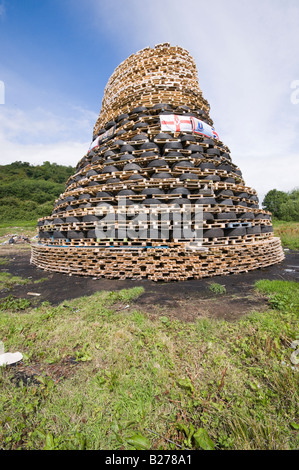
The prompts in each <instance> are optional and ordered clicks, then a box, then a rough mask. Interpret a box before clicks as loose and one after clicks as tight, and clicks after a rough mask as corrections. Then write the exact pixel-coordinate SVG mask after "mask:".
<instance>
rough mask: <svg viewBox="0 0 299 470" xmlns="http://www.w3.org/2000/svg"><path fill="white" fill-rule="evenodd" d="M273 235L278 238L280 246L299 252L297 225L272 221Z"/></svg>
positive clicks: (298, 228) (298, 225)
mask: <svg viewBox="0 0 299 470" xmlns="http://www.w3.org/2000/svg"><path fill="white" fill-rule="evenodd" d="M273 228H274V235H276V236H277V237H280V239H281V242H282V245H283V246H284V247H286V248H289V249H291V250H299V223H298V222H284V221H282V220H274V222H273Z"/></svg>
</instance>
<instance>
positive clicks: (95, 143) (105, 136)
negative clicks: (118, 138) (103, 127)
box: [88, 126, 116, 152]
mask: <svg viewBox="0 0 299 470" xmlns="http://www.w3.org/2000/svg"><path fill="white" fill-rule="evenodd" d="M115 127H116V126H112V127H110V129H108V130H107V131H106V132H104V133H103V134H101V135H98V137H96V138H95V139H94V140H93V141H92V143H91V144H90V146H89V149H88V151H89V152H90V151H91V150H93V149H95V148H96V147H99V145H100V144H101V143H103V142H106V140H110V139H112V137H113V136H114V132H115Z"/></svg>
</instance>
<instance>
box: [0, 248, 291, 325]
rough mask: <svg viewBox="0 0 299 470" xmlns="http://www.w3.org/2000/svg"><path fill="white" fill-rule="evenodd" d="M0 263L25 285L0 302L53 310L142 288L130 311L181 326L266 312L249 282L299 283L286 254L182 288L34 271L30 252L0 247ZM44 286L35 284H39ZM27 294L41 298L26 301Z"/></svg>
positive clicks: (183, 284)
mask: <svg viewBox="0 0 299 470" xmlns="http://www.w3.org/2000/svg"><path fill="white" fill-rule="evenodd" d="M1 258H2V259H3V258H8V259H9V262H8V263H7V264H4V265H1V266H0V268H1V269H0V271H5V272H9V273H11V274H12V275H14V276H21V277H22V278H29V279H30V280H31V282H30V283H29V284H27V285H18V286H15V287H14V288H13V289H11V290H9V291H7V290H2V291H0V298H3V297H6V296H7V295H9V294H11V295H13V296H15V297H18V298H27V299H30V300H31V301H32V302H33V304H35V303H36V304H38V303H39V302H43V301H48V302H50V303H51V304H52V305H57V304H59V303H60V302H62V301H64V300H69V299H73V298H78V297H81V296H84V295H91V294H93V293H94V292H96V291H99V290H109V291H111V290H113V291H115V290H119V289H128V288H131V287H134V286H142V287H143V288H144V290H145V293H144V294H143V295H141V296H140V297H139V298H138V299H137V301H136V302H135V307H138V308H139V309H140V310H143V311H145V312H147V313H148V314H150V315H167V316H169V317H176V318H179V319H181V320H185V321H194V320H195V319H196V318H200V317H214V318H223V319H226V320H235V319H237V318H239V317H240V316H242V315H244V314H245V313H247V312H249V311H252V310H265V309H266V308H267V299H266V298H264V297H263V296H261V295H259V294H257V293H256V292H255V291H254V289H253V286H254V282H255V281H256V280H258V279H281V280H289V281H297V282H298V281H299V251H292V250H287V251H286V259H285V260H284V262H283V263H280V264H277V265H274V266H270V267H268V268H264V269H258V270H255V271H251V272H249V273H245V274H235V275H229V276H216V277H213V278H206V279H201V280H192V281H184V282H170V283H155V282H152V281H147V280H141V281H137V280H123V281H121V280H108V279H92V278H91V277H84V276H82V277H80V276H68V275H64V274H59V273H50V272H45V271H42V270H41V269H37V268H36V267H35V266H33V265H31V264H30V247H29V246H28V245H27V246H26V245H25V246H22V247H20V246H15V247H13V246H11V247H7V246H6V247H0V260H1ZM45 278H47V279H46V280H44V281H43V282H39V283H34V281H38V280H41V279H45ZM213 282H217V283H219V284H222V285H224V286H225V288H226V293H225V294H222V295H215V294H213V293H212V292H211V291H210V289H209V286H210V284H211V283H213ZM28 292H34V293H38V294H41V295H40V296H30V295H28Z"/></svg>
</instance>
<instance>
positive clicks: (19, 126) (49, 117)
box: [0, 106, 97, 166]
mask: <svg viewBox="0 0 299 470" xmlns="http://www.w3.org/2000/svg"><path fill="white" fill-rule="evenodd" d="M0 111H1V112H0V148H1V154H0V163H1V164H2V165H4V164H8V163H12V162H14V161H17V160H19V161H27V162H30V163H32V164H39V163H42V162H44V161H50V162H56V163H59V164H62V165H72V166H75V165H76V164H77V163H78V161H79V160H80V159H81V158H82V157H83V156H84V155H85V154H86V152H87V150H88V147H89V145H90V142H91V140H92V128H93V125H94V122H95V120H96V117H97V116H96V114H95V113H93V112H91V111H88V110H85V109H82V108H80V107H75V108H72V109H70V110H69V112H70V116H63V115H59V114H57V115H56V114H55V113H54V112H50V111H48V110H45V109H43V108H37V109H34V110H31V111H26V112H25V111H23V110H21V109H12V108H8V107H6V106H5V107H3V108H2V109H1V110H0Z"/></svg>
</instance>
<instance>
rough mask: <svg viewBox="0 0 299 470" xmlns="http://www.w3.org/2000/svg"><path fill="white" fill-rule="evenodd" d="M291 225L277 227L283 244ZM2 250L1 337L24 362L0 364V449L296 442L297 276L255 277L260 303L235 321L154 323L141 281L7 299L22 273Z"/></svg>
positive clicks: (275, 446) (3, 230)
mask: <svg viewBox="0 0 299 470" xmlns="http://www.w3.org/2000/svg"><path fill="white" fill-rule="evenodd" d="M298 226H299V224H292V223H281V222H276V223H275V225H274V228H275V234H281V237H282V240H283V244H284V246H285V247H289V248H290V249H295V248H296V247H297V248H298V238H299V237H298ZM25 230H26V232H25ZM7 233H10V234H11V233H20V234H21V233H22V234H24V233H26V234H27V236H30V235H32V236H34V234H35V233H36V232H35V227H34V225H31V224H30V223H24V224H22V225H21V226H20V225H19V224H15V225H14V227H11V226H9V227H5V226H3V225H0V237H4V236H5V235H6V234H7ZM3 239H4V238H1V240H3ZM21 246H22V245H20V247H21ZM26 246H27V245H26ZM6 248H7V247H6ZM5 253H6V252H3V256H4V257H3V258H2V262H1V264H2V266H1V267H2V268H3V272H2V273H0V289H5V290H6V294H5V295H6V297H5V298H2V299H1V301H0V342H1V341H2V342H3V345H4V348H5V352H7V351H10V352H15V351H20V352H22V354H23V361H22V363H19V364H18V365H16V366H3V367H0V386H1V394H0V449H3V450H16V449H25V450H30V449H35V450H37V449H44V450H47V449H48V450H54V449H55V450H63V449H66V450H71V449H103V450H104V449H109V450H117V449H125V450H129V449H152V450H154V449H159V450H161V449H164V450H170V449H204V450H211V449H216V450H233V449H235V450H236V449H237V450H247V449H248V450H254V449H269V450H270V449H271V450H284V449H297V448H298V444H299V442H298V431H299V416H298V367H299V366H298V364H297V362H298V360H297V357H298V356H296V351H297V350H298V345H299V342H298V345H297V343H295V344H294V342H295V341H298V340H299V332H298V313H299V284H298V283H296V282H287V281H269V280H267V279H265V280H261V281H258V282H257V283H256V285H255V289H256V293H257V295H261V296H266V297H267V298H268V305H269V308H268V309H266V310H265V311H264V312H260V311H259V312H254V311H252V312H251V313H250V314H247V315H244V316H241V317H240V319H239V320H238V321H234V322H232V321H231V322H229V321H224V320H213V319H210V318H201V319H199V320H197V321H195V322H183V321H180V320H176V319H172V318H171V315H170V312H167V308H165V309H163V315H161V316H160V317H155V318H154V319H153V318H152V317H150V315H148V314H147V312H144V313H141V312H140V311H138V310H137V309H136V308H135V307H134V299H135V298H137V297H138V296H139V295H140V294H142V293H143V288H142V287H135V288H133V289H129V290H122V291H118V292H103V291H100V292H97V293H96V294H94V295H92V296H90V297H82V298H79V299H75V300H73V301H64V302H63V303H62V304H60V305H58V306H55V307H54V306H51V305H50V304H48V303H46V302H44V303H43V304H42V305H41V306H39V307H34V302H29V301H28V300H27V299H22V298H20V299H16V298H14V297H12V296H11V295H10V290H11V288H12V287H13V286H14V285H15V284H16V283H17V284H22V283H26V282H27V280H25V279H22V278H21V277H18V276H11V275H9V274H8V273H7V272H5V267H6V265H7V263H8V262H9V260H8V258H5V256H6V254H5ZM220 287H221V286H220ZM210 290H211V291H213V292H214V293H215V295H216V296H217V295H219V296H220V297H221V299H223V297H224V296H225V295H226V292H225V289H222V290H221V291H220V290H219V285H217V284H216V283H213V284H211V287H210ZM220 294H221V295H220ZM148 313H149V314H150V312H148ZM168 313H169V315H168ZM296 348H297V349H296Z"/></svg>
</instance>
